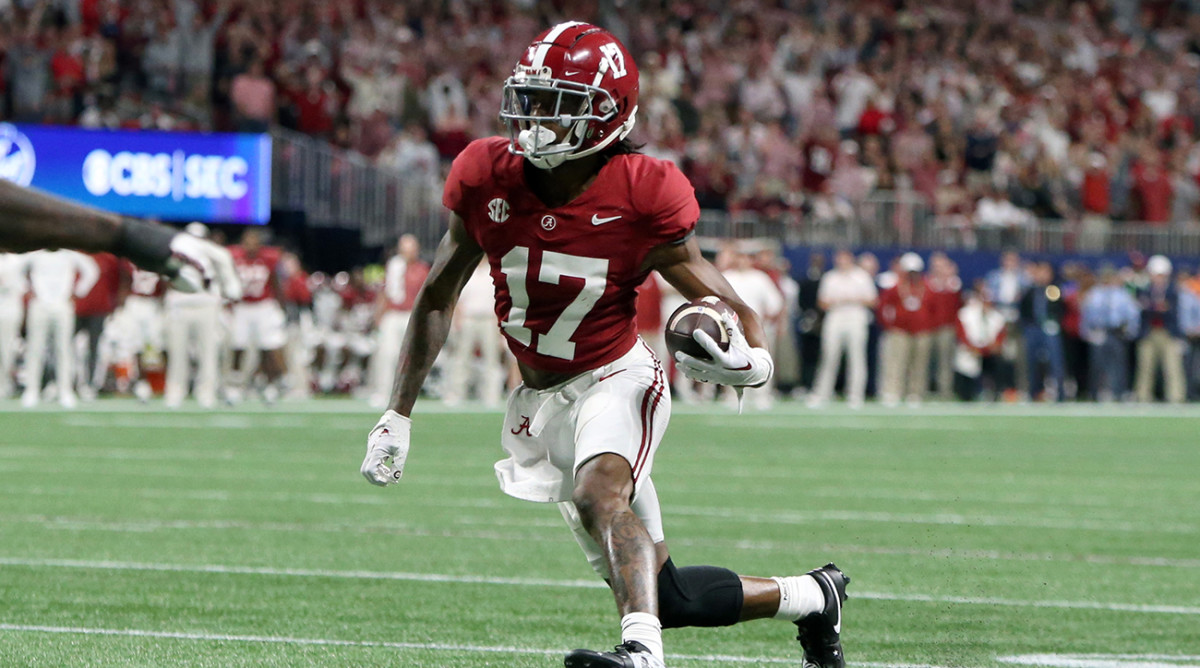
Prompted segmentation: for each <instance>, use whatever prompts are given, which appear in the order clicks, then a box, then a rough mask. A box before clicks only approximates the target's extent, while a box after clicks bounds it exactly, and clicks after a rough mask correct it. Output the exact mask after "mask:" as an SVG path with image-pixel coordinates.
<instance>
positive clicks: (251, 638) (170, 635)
mask: <svg viewBox="0 0 1200 668" xmlns="http://www.w3.org/2000/svg"><path fill="white" fill-rule="evenodd" d="M0 631H10V632H17V633H57V634H70V635H94V636H119V637H132V638H161V639H164V640H198V641H214V642H246V643H266V644H278V645H305V646H314V645H315V646H327V647H383V648H388V649H401V650H424V651H435V652H463V653H472V654H522V655H538V656H551V655H563V654H566V653H567V650H566V649H547V648H537V647H512V646H504V645H460V644H453V643H418V642H394V641H387V640H341V639H337V638H294V637H290V636H259V635H240V634H224V633H198V632H176V631H149V630H144V629H105V628H94V627H86V626H43V625H36V624H0ZM667 657H668V658H672V659H676V660H679V661H697V662H702V663H746V664H756V665H761V664H789V665H795V663H796V657H771V656H736V655H720V654H668V655H667ZM849 665H852V666H863V667H864V668H940V667H939V666H933V665H929V664H923V663H891V662H878V661H857V662H856V661H851V662H849Z"/></svg>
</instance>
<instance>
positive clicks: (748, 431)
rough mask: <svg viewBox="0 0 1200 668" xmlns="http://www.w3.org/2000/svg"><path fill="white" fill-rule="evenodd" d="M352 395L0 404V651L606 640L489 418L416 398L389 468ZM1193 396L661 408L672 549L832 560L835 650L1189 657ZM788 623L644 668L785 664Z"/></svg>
mask: <svg viewBox="0 0 1200 668" xmlns="http://www.w3.org/2000/svg"><path fill="white" fill-rule="evenodd" d="M374 421H375V414H374V412H373V411H369V410H367V409H366V408H365V407H364V406H362V405H360V404H356V403H352V402H349V401H333V400H329V401H313V402H309V403H304V404H290V405H289V404H285V405H282V406H281V407H278V408H276V409H273V410H265V409H262V408H258V407H254V406H251V407H248V408H244V409H241V410H237V411H221V412H218V413H200V412H188V411H183V412H167V411H164V410H160V409H155V408H142V407H139V406H138V405H136V404H133V403H128V402H124V401H107V402H101V403H99V404H95V405H91V406H88V407H86V410H80V411H77V412H74V413H69V414H68V413H61V412H57V411H53V410H40V411H30V412H22V411H20V410H19V409H17V408H16V407H15V405H14V404H13V403H11V402H9V403H0V666H26V665H28V666H92V665H136V666H182V665H197V666H200V665H203V666H235V665H245V666H264V665H275V666H307V665H323V666H367V665H370V666H432V667H438V668H441V667H448V666H505V667H513V666H556V665H557V666H561V665H562V663H561V655H562V653H563V652H564V651H566V650H569V649H571V648H573V647H592V648H596V649H600V648H606V647H609V646H611V645H613V644H615V643H616V642H617V641H618V629H617V618H616V613H615V608H614V606H613V604H612V598H611V595H610V594H609V593H608V592H607V591H606V590H605V589H603V586H602V583H600V582H599V581H597V580H596V578H595V577H594V576H593V574H592V573H591V570H590V569H589V568H588V566H587V564H586V562H585V561H584V559H583V558H582V555H581V553H580V552H579V549H578V548H577V547H576V545H575V543H574V541H573V540H572V539H571V537H570V535H569V534H568V533H567V531H566V530H565V528H564V527H563V526H562V521H561V519H560V518H559V515H558V511H557V510H556V509H555V508H554V507H552V506H547V505H538V504H531V503H525V502H520V501H516V500H513V499H509V498H506V497H504V496H503V495H501V494H500V492H499V491H498V489H497V486H496V481H495V477H494V475H493V473H492V464H493V462H494V461H495V460H496V459H497V458H499V456H500V450H499V446H498V437H497V434H498V431H499V424H500V415H499V414H498V413H485V412H447V411H444V410H441V409H440V407H439V406H437V405H436V404H422V405H419V406H418V417H417V419H416V422H415V427H414V432H413V438H414V447H413V453H412V455H411V456H410V458H409V464H408V468H407V470H406V475H405V478H404V480H403V481H402V482H401V484H400V485H397V486H394V487H391V488H388V489H380V488H376V487H372V486H370V485H368V484H367V483H366V482H365V481H363V479H362V478H361V476H360V475H359V473H358V466H359V463H360V461H361V458H362V454H363V451H364V443H365V435H366V432H367V431H368V430H369V429H370V427H371V426H372V425H373V424H374ZM1198 436H1200V410H1197V409H1196V408H1191V407H1187V408H1175V409H1172V408H1166V407H1160V408H1156V409H1138V408H1127V407H1104V406H1081V407H1066V408H1055V407H1042V406H1025V407H1020V406H1003V407H981V408H969V407H962V406H957V405H947V406H938V405H927V406H926V407H924V408H922V409H918V410H907V409H897V410H884V409H880V408H873V407H869V408H867V409H866V410H864V411H861V412H850V411H847V410H844V409H840V408H833V409H829V410H827V411H824V412H820V413H815V412H812V411H808V410H805V409H803V408H800V407H796V406H782V407H780V408H778V409H776V410H775V411H773V412H771V413H767V414H747V415H742V416H738V415H734V414H732V413H730V412H729V411H728V410H726V409H724V408H713V409H706V410H697V409H691V410H688V409H682V408H678V407H677V410H676V414H675V416H674V418H673V421H672V424H671V428H670V430H669V431H668V433H667V436H666V438H665V440H664V443H663V446H662V448H661V449H660V450H659V454H658V458H657V460H656V464H655V470H654V477H655V481H656V483H657V487H658V490H659V494H660V496H661V498H662V502H663V511H664V515H665V519H666V524H667V539H668V543H669V544H670V545H671V547H672V554H673V556H674V559H675V561H676V563H677V564H679V565H687V564H710V563H711V564H718V565H723V566H727V567H729V568H732V569H734V570H736V571H738V572H741V573H745V574H751V575H788V574H796V573H801V572H803V571H806V570H808V569H810V568H813V567H816V566H820V565H822V564H824V563H826V562H827V561H834V562H836V563H837V564H838V565H839V566H840V567H842V568H843V569H844V570H845V571H846V572H847V573H848V574H849V575H850V576H851V577H852V578H853V582H852V583H851V585H850V588H849V593H850V597H851V598H850V600H849V601H848V602H847V604H846V608H845V621H844V628H843V642H844V646H845V651H846V655H847V657H848V659H849V662H850V664H851V665H855V666H868V667H873V668H883V667H885V666H897V667H901V668H916V667H919V666H920V667H929V666H966V667H990V666H1029V665H1046V666H1058V667H1064V668H1117V667H1126V668H1159V667H1174V668H1179V667H1180V666H1200V438H1198ZM794 635H795V634H794V627H792V626H791V625H790V624H785V623H783V622H778V621H759V622H754V623H751V624H746V625H742V626H739V627H732V628H726V629H698V630H692V629H686V630H672V631H668V632H666V634H665V640H666V646H667V652H668V665H669V666H677V667H697V668H698V667H701V666H759V665H792V666H798V665H799V658H800V647H799V645H798V643H796V642H795V641H794V640H793V638H794Z"/></svg>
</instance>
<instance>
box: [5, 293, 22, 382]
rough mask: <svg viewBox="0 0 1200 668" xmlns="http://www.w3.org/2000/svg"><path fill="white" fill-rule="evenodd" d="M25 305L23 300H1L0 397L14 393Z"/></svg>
mask: <svg viewBox="0 0 1200 668" xmlns="http://www.w3.org/2000/svg"><path fill="white" fill-rule="evenodd" d="M24 316H25V304H24V302H23V301H22V300H21V299H4V300H0V397H4V396H7V395H8V394H9V393H10V392H12V377H13V364H14V363H15V362H16V360H17V347H18V346H19V345H20V344H21V319H22V318H24Z"/></svg>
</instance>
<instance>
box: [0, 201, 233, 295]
mask: <svg viewBox="0 0 1200 668" xmlns="http://www.w3.org/2000/svg"><path fill="white" fill-rule="evenodd" d="M39 248H71V249H74V250H79V251H86V252H91V253H96V252H110V253H115V254H116V255H120V256H121V257H125V258H128V259H130V260H133V262H134V263H135V264H137V265H138V266H140V267H142V268H144V269H148V270H150V271H154V272H157V273H160V274H165V275H166V276H168V277H170V278H171V280H172V284H173V285H174V286H175V287H176V288H177V289H180V290H184V291H187V292H197V291H199V290H202V289H204V288H205V287H206V285H205V284H206V283H207V282H208V281H210V280H211V281H216V283H217V284H218V287H220V289H221V293H222V295H223V296H224V297H225V298H226V299H229V300H237V299H240V298H241V295H242V289H241V285H240V284H239V282H238V278H237V275H236V273H235V272H234V268H233V259H232V258H230V256H229V252H228V251H226V250H225V249H224V248H221V247H220V246H217V245H216V244H213V243H210V242H208V241H205V240H203V239H200V238H197V237H193V236H191V235H190V234H185V233H183V232H180V231H179V230H177V229H175V228H172V227H168V226H166V225H158V224H156V223H150V222H146V221H143V220H137V219H135V218H125V217H123V216H119V215H117V214H114V213H108V212H106V211H100V210H99V209H93V208H91V207H88V206H83V205H80V204H75V203H74V202H69V201H67V200H65V199H62V198H59V197H55V196H53V195H49V194H46V193H43V192H41V191H39V190H34V189H32V188H22V187H21V186H18V185H16V184H15V183H12V182H10V181H5V180H4V179H0V250H11V251H18V252H23V251H31V250H37V249H39Z"/></svg>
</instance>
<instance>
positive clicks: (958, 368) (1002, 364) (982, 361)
mask: <svg viewBox="0 0 1200 668" xmlns="http://www.w3.org/2000/svg"><path fill="white" fill-rule="evenodd" d="M955 315H956V319H955V335H956V338H957V345H956V347H955V351H954V379H955V385H956V387H955V393H956V394H957V396H958V397H959V398H960V399H962V400H963V401H975V400H977V399H979V397H980V394H981V393H982V392H983V388H984V379H985V377H988V378H990V380H991V386H992V387H991V389H992V392H993V393H994V394H996V395H999V393H1000V391H1002V390H1003V389H1004V387H1006V385H1007V383H1006V381H1005V376H1007V374H1008V373H1009V371H1010V370H1009V364H1008V361H1007V360H1005V359H1004V355H1003V350H1004V338H1005V336H1006V335H1007V320H1005V318H1004V314H1003V313H1001V312H1000V311H999V310H997V309H996V308H995V306H994V305H993V303H992V295H991V291H990V290H989V289H988V288H987V285H986V284H985V283H984V282H983V281H976V284H975V289H974V290H973V291H971V293H970V294H969V295H968V297H967V301H966V304H965V305H964V306H963V307H962V308H960V309H959V310H958V313H956V314H955Z"/></svg>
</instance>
